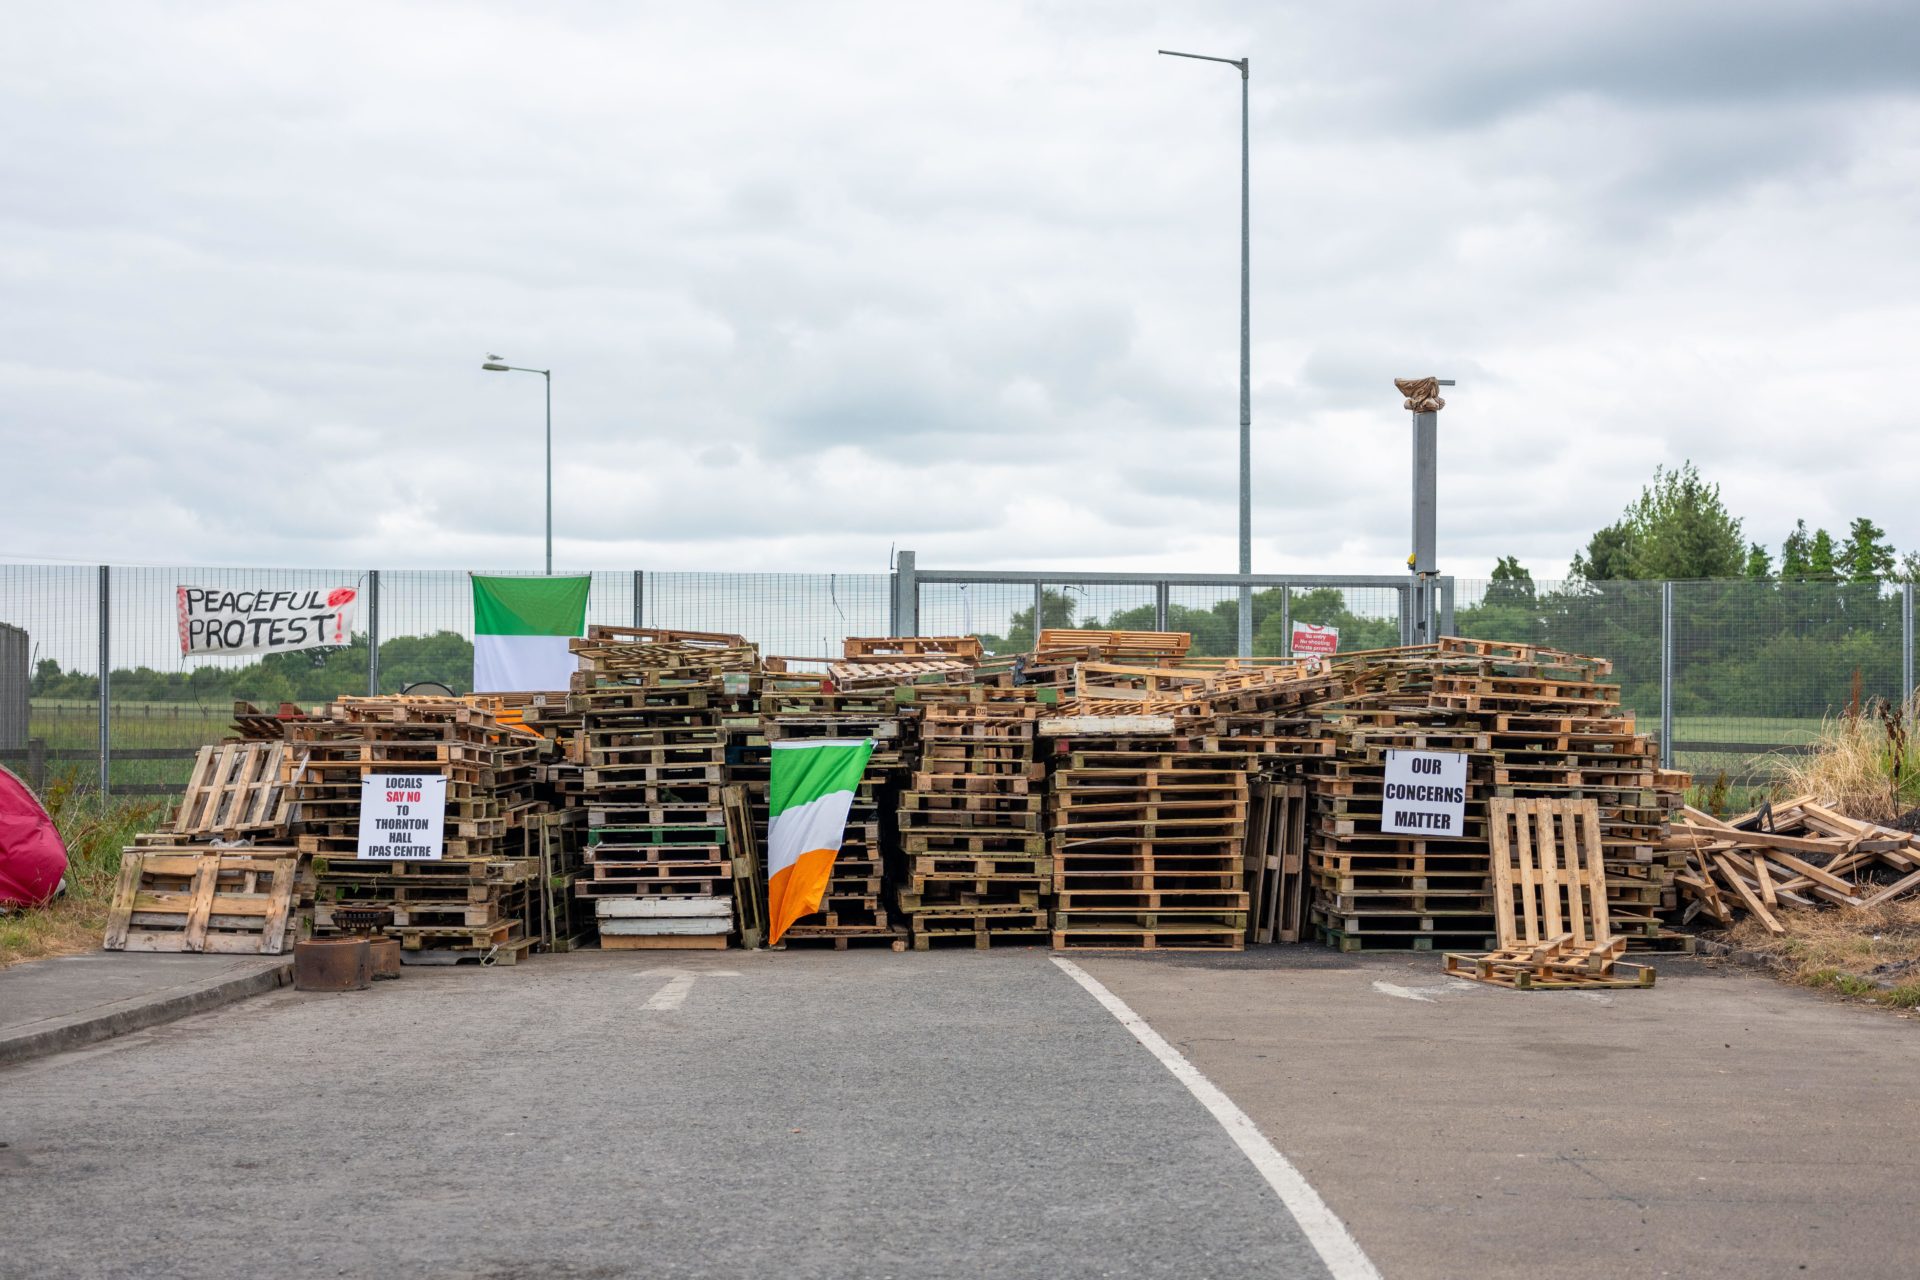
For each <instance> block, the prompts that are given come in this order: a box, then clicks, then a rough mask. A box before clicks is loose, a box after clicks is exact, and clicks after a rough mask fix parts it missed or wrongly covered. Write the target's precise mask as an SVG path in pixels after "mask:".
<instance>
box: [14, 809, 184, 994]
mask: <svg viewBox="0 0 1920 1280" xmlns="http://www.w3.org/2000/svg"><path fill="white" fill-rule="evenodd" d="M42 801H43V802H44V803H45V804H46V806H47V812H48V813H50V814H51V815H53V820H54V823H55V825H57V826H58V827H59V828H60V835H61V838H62V839H64V840H65V841H66V844H67V891H66V893H64V894H62V895H61V896H60V897H58V898H55V899H54V900H53V901H52V902H50V903H48V904H47V905H45V906H43V907H26V908H22V909H19V910H16V911H12V912H9V913H8V914H6V915H3V916H0V969H4V968H6V967H7V966H8V965H11V964H17V963H18V962H20V961H22V960H40V959H44V958H45V957H48V956H64V955H73V954H75V953H77V952H81V951H92V950H95V949H96V948H98V947H99V945H100V938H101V935H102V934H104V933H105V932H106V927H107V907H108V906H109V905H110V904H111V903H112V901H113V886H114V882H115V881H116V880H117V879H118V878H119V875H120V851H121V850H122V849H123V848H125V847H126V846H127V845H129V844H132V843H133V837H134V835H135V834H136V833H137V832H141V831H151V830H153V829H154V827H156V826H158V825H159V823H160V822H161V821H162V820H163V819H164V818H165V816H166V810H167V807H168V806H166V805H165V804H152V803H147V804H128V803H107V804H102V803H101V802H100V798H99V796H98V794H97V793H94V792H76V791H74V790H73V789H72V788H70V787H68V786H65V785H62V784H56V785H55V786H53V787H50V788H48V790H47V794H46V795H45V796H43V797H42Z"/></svg>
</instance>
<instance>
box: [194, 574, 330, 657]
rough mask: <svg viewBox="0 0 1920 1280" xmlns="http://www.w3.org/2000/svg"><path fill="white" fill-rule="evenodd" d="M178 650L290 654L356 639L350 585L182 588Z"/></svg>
mask: <svg viewBox="0 0 1920 1280" xmlns="http://www.w3.org/2000/svg"><path fill="white" fill-rule="evenodd" d="M174 594H175V599H176V601H177V607H178V610H179V614H180V652H181V654H182V655H184V656H186V657H190V658H198V657H204V656H206V655H208V654H215V653H291V652H293V651H294V650H296V649H314V648H318V647H319V646H320V645H323V644H346V643H348V642H349V641H351V640H352V639H353V606H354V603H355V601H357V600H358V599H359V598H360V593H359V592H358V591H356V590H354V589H353V588H352V587H320V588H316V589H315V590H312V591H228V590H225V589H223V588H219V587H179V588H176V589H175V593H174Z"/></svg>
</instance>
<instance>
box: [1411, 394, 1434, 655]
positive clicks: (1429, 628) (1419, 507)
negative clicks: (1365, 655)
mask: <svg viewBox="0 0 1920 1280" xmlns="http://www.w3.org/2000/svg"><path fill="white" fill-rule="evenodd" d="M1439 422H1440V415H1439V414H1437V413H1416V414H1414V415H1413V576H1414V591H1415V600H1414V610H1413V617H1414V641H1413V642H1414V643H1415V644H1427V643H1430V642H1431V641H1432V640H1433V620H1432V614H1433V610H1432V599H1431V597H1432V592H1431V589H1430V588H1431V578H1432V576H1433V574H1434V572H1435V569H1436V566H1435V564H1434V561H1435V558H1436V548H1435V544H1436V541H1437V534H1436V530H1435V525H1436V517H1437V511H1438V508H1439V505H1440V504H1439V497H1438V495H1437V493H1436V492H1435V490H1436V488H1437V485H1438V475H1439V457H1438V454H1439V436H1440V432H1439Z"/></svg>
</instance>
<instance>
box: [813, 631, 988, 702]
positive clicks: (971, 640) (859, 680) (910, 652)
mask: <svg viewBox="0 0 1920 1280" xmlns="http://www.w3.org/2000/svg"><path fill="white" fill-rule="evenodd" d="M982 656H983V650H982V649H981V646H980V638H979V637H978V636H849V637H847V640H846V643H845V645H844V646H843V653H842V656H841V659H840V661H838V662H835V663H832V664H830V665H829V666H828V668H827V674H828V676H829V677H830V678H831V679H832V681H833V687H834V688H836V689H841V690H853V689H891V688H895V687H897V686H900V685H910V684H920V683H933V682H937V683H946V682H949V681H951V682H964V681H966V680H967V679H968V677H969V675H970V673H971V672H972V671H973V668H974V665H975V664H976V663H978V662H979V661H980V659H981V657H982Z"/></svg>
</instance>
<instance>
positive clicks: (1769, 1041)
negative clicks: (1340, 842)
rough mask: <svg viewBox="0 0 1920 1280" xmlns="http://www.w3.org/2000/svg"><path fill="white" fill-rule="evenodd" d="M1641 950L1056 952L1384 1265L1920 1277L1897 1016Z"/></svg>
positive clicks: (1909, 1078) (1912, 1032)
mask: <svg viewBox="0 0 1920 1280" xmlns="http://www.w3.org/2000/svg"><path fill="white" fill-rule="evenodd" d="M1657 959H1659V960H1661V961H1662V962H1661V963H1660V965H1659V967H1660V977H1659V982H1658V985H1657V986H1655V987H1654V988H1653V989H1652V990H1650V991H1631V990H1630V991H1613V992H1604V993H1590V994H1580V995H1573V994H1568V993H1563V992H1554V993H1520V992H1510V991H1499V990H1495V989H1492V988H1489V987H1483V986H1479V985H1477V984H1474V983H1469V982H1460V981H1449V980H1448V979H1447V978H1446V977H1444V976H1443V975H1442V974H1441V973H1440V971H1439V968H1440V966H1439V962H1438V961H1437V960H1436V959H1435V958H1433V957H1431V956H1423V957H1408V956H1365V957H1363V956H1343V955H1339V954H1338V953H1335V952H1330V951H1324V950H1310V949H1305V948H1289V949H1286V950H1276V949H1273V948H1259V949H1255V950H1252V951H1248V952H1246V953H1244V954H1241V955H1232V956H1222V957H1220V958H1218V959H1212V960H1202V959H1199V958H1197V957H1189V958H1187V959H1185V960H1180V961H1168V960H1156V961H1144V960H1129V959H1100V960H1082V962H1081V963H1082V965H1083V967H1085V968H1086V969H1087V970H1088V971H1089V972H1091V973H1092V974H1094V975H1095V976H1096V977H1098V978H1099V979H1100V981H1101V982H1102V983H1103V984H1105V985H1106V987H1107V988H1108V989H1109V990H1110V991H1112V992H1113V993H1114V994H1115V995H1117V996H1119V997H1120V998H1121V999H1122V1000H1124V1001H1126V1002H1127V1004H1128V1005H1129V1006H1131V1007H1132V1008H1133V1009H1134V1011H1135V1012H1136V1013H1138V1014H1140V1015H1141V1016H1143V1017H1145V1018H1146V1019H1147V1020H1148V1021H1149V1022H1151V1023H1152V1025H1153V1026H1154V1028H1155V1029H1156V1030H1158V1031H1159V1032H1160V1033H1161V1034H1162V1035H1163V1036H1165V1037H1166V1038H1167V1039H1168V1040H1169V1041H1171V1042H1172V1043H1173V1044H1174V1046H1175V1047H1176V1048H1178V1049H1180V1050H1181V1051H1182V1052H1183V1053H1184V1054H1185V1055H1186V1057H1187V1058H1188V1059H1189V1060H1190V1061H1191V1062H1192V1063H1193V1064H1194V1065H1195V1066H1196V1067H1198V1068H1199V1069H1200V1070H1201V1071H1202V1072H1204V1073H1205V1074H1206V1075H1207V1076H1208V1078H1209V1079H1211V1080H1212V1081H1214V1083H1216V1084H1217V1085H1219V1086H1220V1087H1221V1088H1222V1089H1224V1090H1225V1091H1226V1092H1227V1093H1228V1095H1229V1096H1231V1097H1232V1098H1233V1099H1234V1101H1235V1102H1236V1103H1238V1104H1239V1105H1240V1107H1241V1108H1242V1109H1243V1110H1244V1111H1246V1112H1247V1113H1248V1114H1249V1115H1250V1116H1251V1117H1252V1118H1253V1119H1254V1121H1255V1122H1257V1123H1258V1124H1259V1125H1260V1127H1261V1129H1262V1130H1263V1131H1264V1132H1265V1133H1266V1134H1267V1135H1268V1137H1269V1138H1271V1139H1272V1140H1273V1142H1274V1143H1275V1145H1277V1146H1278V1147H1279V1148H1280V1150H1282V1151H1283V1152H1285V1153H1286V1154H1287V1156H1288V1157H1289V1159H1290V1160H1291V1161H1292V1162H1293V1163H1294V1165H1295V1166H1296V1167H1297V1168H1298V1169H1299V1170H1300V1171H1301V1172H1302V1173H1303V1174H1305V1175H1306V1177H1307V1178H1308V1179H1309V1181H1311V1182H1312V1183H1313V1185H1314V1187H1315V1188H1316V1189H1317V1190H1318V1191H1319V1192H1320V1194H1321V1196H1322V1197H1323V1198H1324V1199H1325V1200H1326V1202H1327V1204H1328V1205H1329V1207H1330V1208H1332V1209H1333V1211H1334V1212H1335V1213H1337V1214H1339V1215H1340V1216H1341V1217H1342V1218H1343V1219H1344V1220H1345V1222H1346V1223H1347V1225H1348V1227H1349V1228H1350V1229H1351V1230H1352V1231H1353V1233H1354V1236H1355V1237H1356V1238H1357V1239H1358V1240H1359V1242H1360V1244H1361V1245H1362V1246H1363V1247H1364V1248H1365V1249H1366V1250H1367V1253H1368V1256H1369V1257H1371V1258H1372V1260H1373V1261H1374V1263H1375V1264H1376V1265H1377V1266H1378V1267H1379V1268H1380V1270H1381V1272H1382V1273H1383V1274H1385V1275H1386V1276H1388V1277H1390V1280H1539V1278H1540V1277H1549V1276H1552V1277H1558V1276H1578V1277H1583V1278H1585V1280H1594V1278H1599V1277H1604V1278H1606V1280H1635V1278H1637V1277H1661V1276H1672V1277H1686V1278H1687V1280H1723V1278H1724V1280H1768V1278H1770V1277H1780V1278H1782V1280H1785V1278H1789V1277H1792V1278H1800V1280H1803V1278H1805V1277H1819V1276H1827V1277H1847V1280H1913V1277H1915V1276H1920V1213H1915V1211H1914V1207H1915V1188H1916V1187H1920V1094H1917V1092H1916V1087H1917V1085H1920V1022H1916V1020H1915V1019H1914V1018H1913V1017H1911V1016H1908V1017H1900V1016H1897V1015H1894V1014H1891V1013H1888V1012H1886V1011H1884V1010H1880V1009H1876V1008H1870V1007H1863V1006H1861V1005H1857V1004H1849V1003H1843V1002H1840V1001H1837V1000H1834V999H1829V998H1826V997H1822V996H1819V995H1815V994H1813V993H1811V992H1807V991H1804V990H1799V989H1796V988H1791V987H1785V986H1782V985H1780V984H1778V983H1776V982H1773V981H1772V980H1770V979H1768V978H1764V977H1757V976H1754V975H1753V974H1751V973H1748V972H1744V971H1741V970H1735V969H1725V970H1723V969H1718V968H1714V967H1711V966H1708V965H1705V964H1703V963H1701V962H1698V961H1691V960H1682V959H1680V958H1678V957H1674V958H1657Z"/></svg>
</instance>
